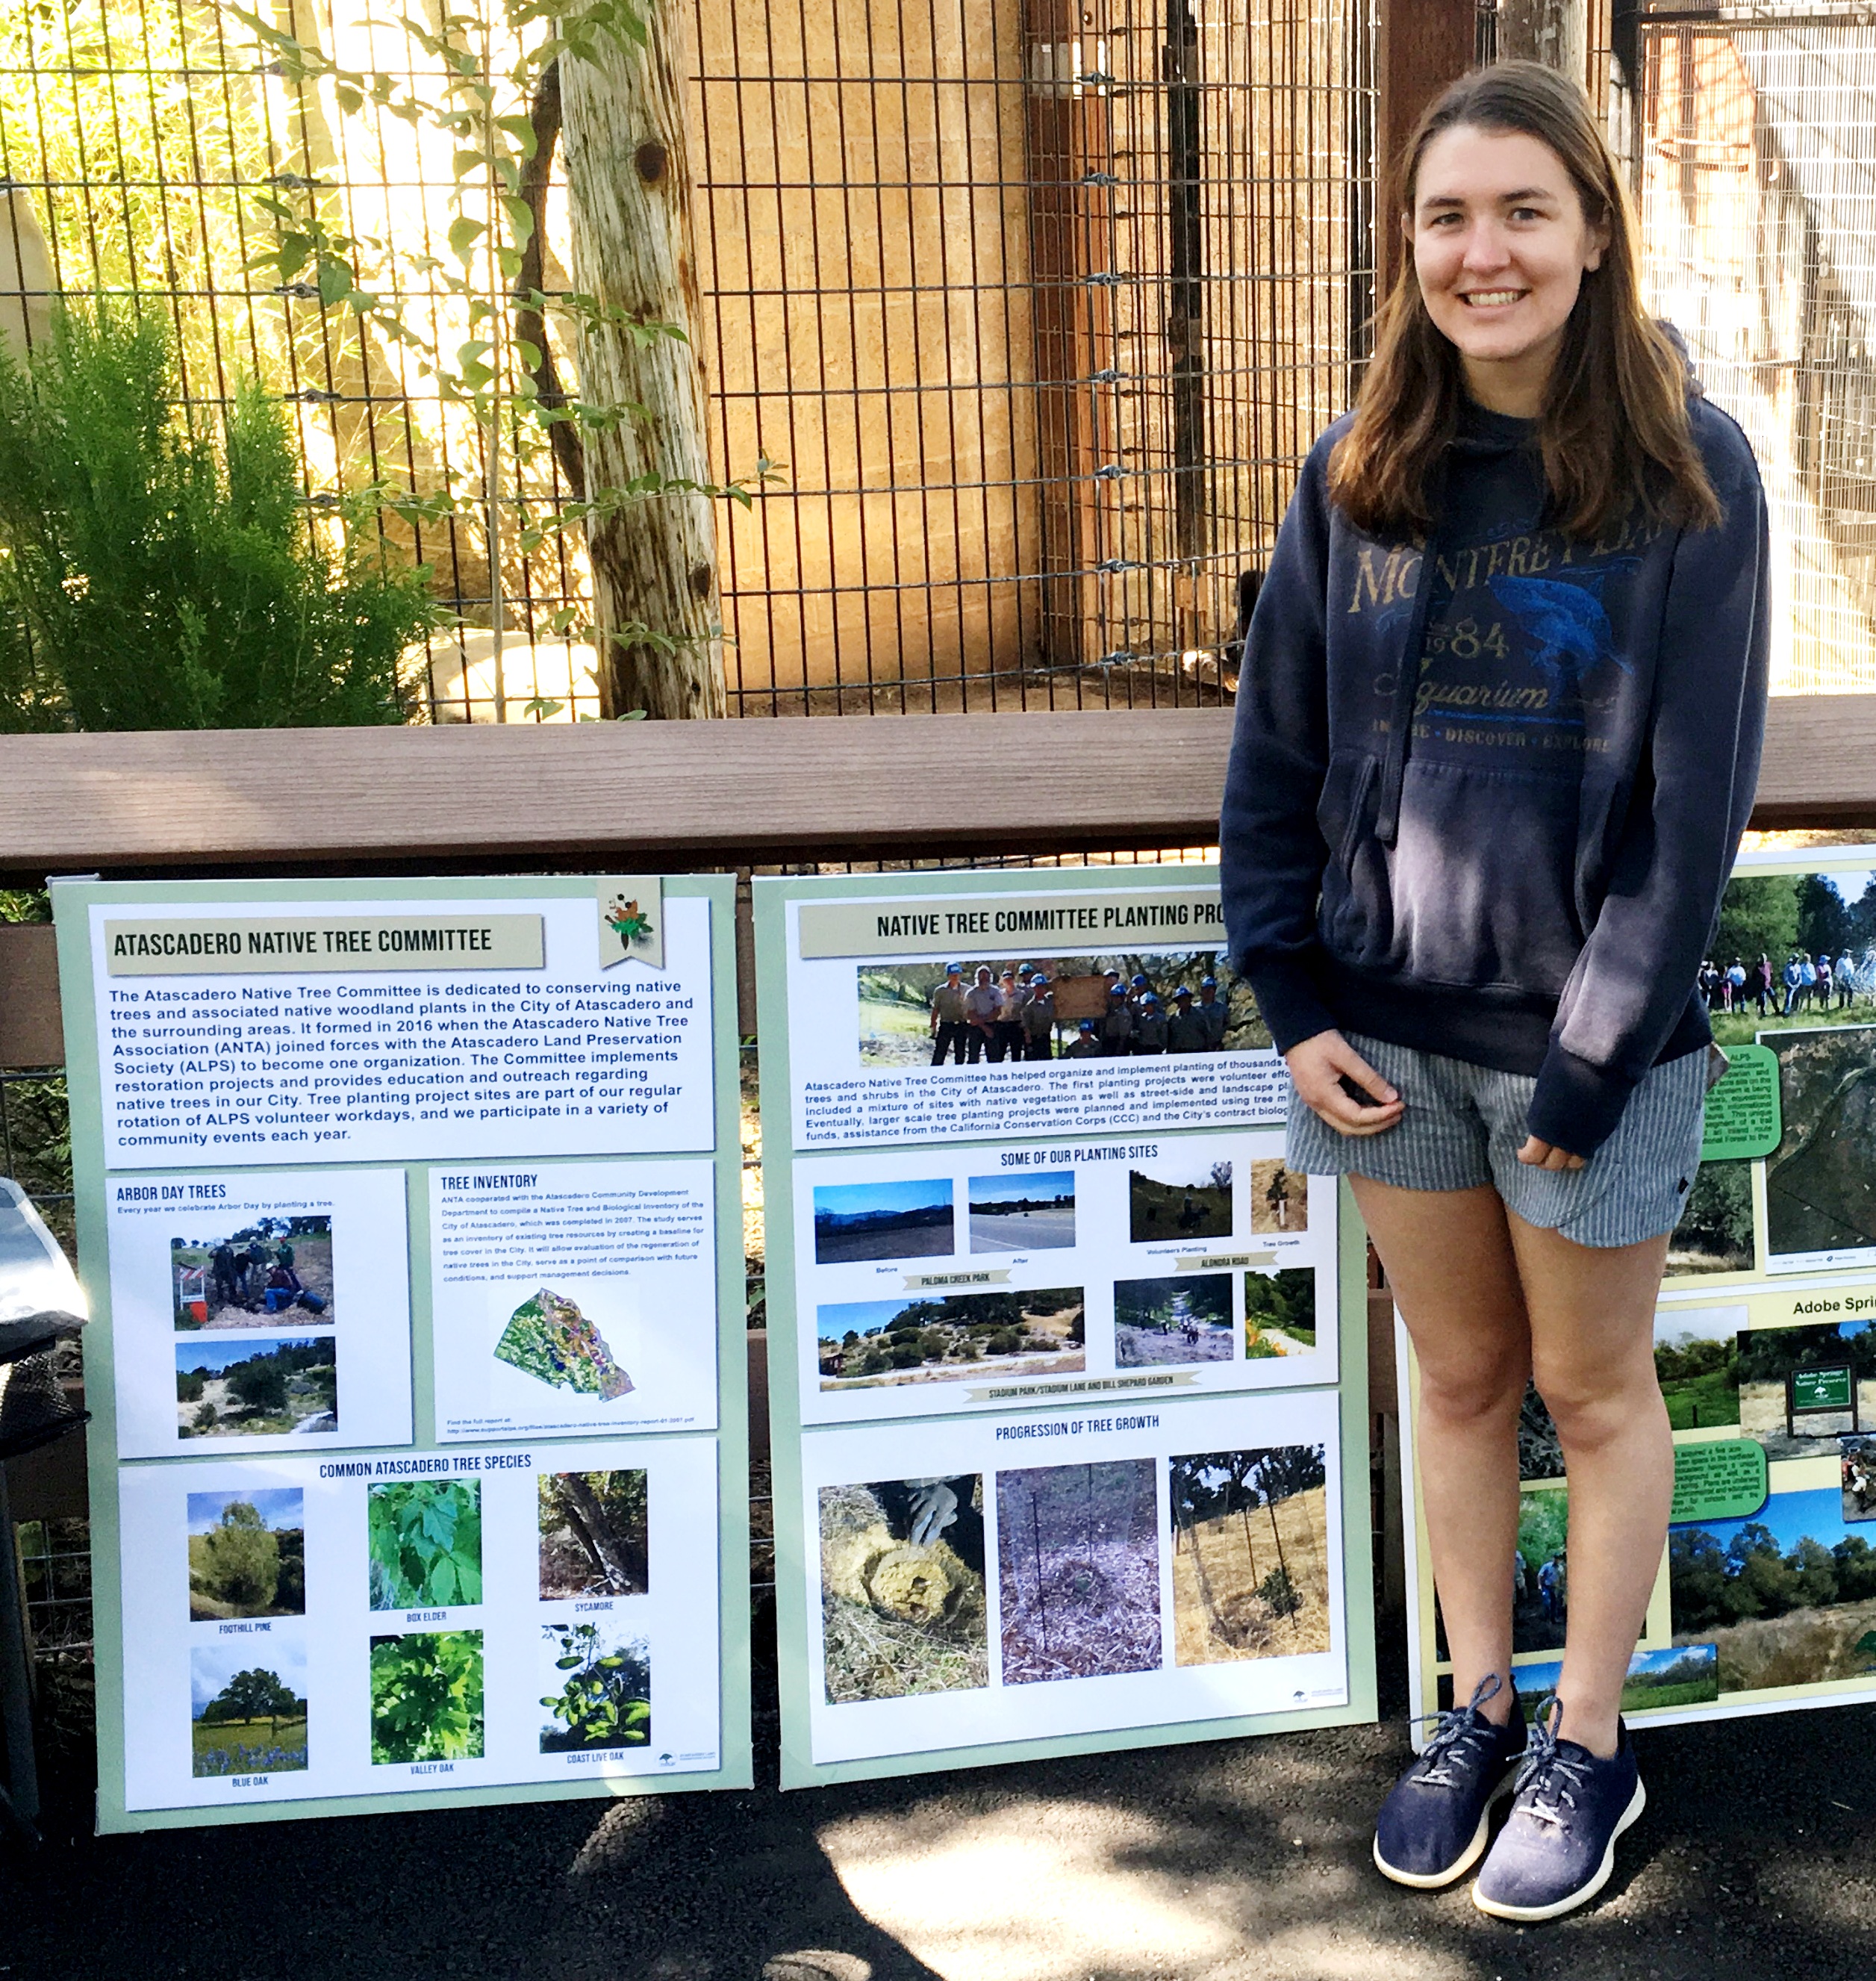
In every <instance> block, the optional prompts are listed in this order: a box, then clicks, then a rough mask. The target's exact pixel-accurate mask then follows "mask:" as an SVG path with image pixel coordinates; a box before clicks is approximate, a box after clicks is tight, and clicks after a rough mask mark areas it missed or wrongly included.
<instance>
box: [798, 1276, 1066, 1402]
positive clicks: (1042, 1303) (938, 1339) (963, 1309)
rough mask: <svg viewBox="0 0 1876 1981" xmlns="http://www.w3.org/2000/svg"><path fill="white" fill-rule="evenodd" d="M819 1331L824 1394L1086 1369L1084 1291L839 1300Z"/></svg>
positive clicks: (824, 1311)
mask: <svg viewBox="0 0 1876 1981" xmlns="http://www.w3.org/2000/svg"><path fill="white" fill-rule="evenodd" d="M1084 1326H1085V1309H1084V1307H1083V1293H1082V1290H1081V1288H1080V1287H1036V1288H1033V1289H1032V1290H1029V1291H1026V1292H1022V1293H1013V1292H1011V1293H1006V1292H1003V1291H1002V1290H998V1291H996V1292H994V1293H926V1294H913V1295H911V1296H910V1297H906V1298H903V1299H900V1300H841V1301H835V1302H833V1303H830V1305H828V1306H827V1307H822V1308H820V1310H819V1313H818V1316H817V1332H818V1340H817V1353H818V1357H819V1361H820V1386H821V1387H822V1388H823V1390H866V1389H883V1388H889V1387H893V1386H895V1385H898V1384H902V1383H956V1382H960V1381H963V1380H967V1379H970V1378H972V1377H975V1378H976V1379H977V1380H984V1379H986V1378H988V1377H995V1378H996V1380H998V1381H999V1382H1007V1381H1009V1380H1010V1379H1011V1378H1013V1377H1020V1376H1056V1375H1063V1374H1072V1373H1075V1372H1076V1371H1078V1370H1081V1369H1083V1368H1084V1367H1086V1348H1085V1347H1084V1345H1083V1342H1084Z"/></svg>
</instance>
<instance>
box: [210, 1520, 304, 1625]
mask: <svg viewBox="0 0 1876 1981" xmlns="http://www.w3.org/2000/svg"><path fill="white" fill-rule="evenodd" d="M188 1527H189V1620H190V1622H191V1623H212V1622H214V1621H215V1620H218V1619H219V1618H224V1617H231V1616H303V1615H304V1613H305V1610H306V1514H305V1495H304V1493H302V1492H301V1490H300V1489H299V1487H297V1486H273V1487H267V1486H262V1487H254V1488H253V1489H251V1490H249V1491H248V1492H244V1493H190V1494H189V1495H188Z"/></svg>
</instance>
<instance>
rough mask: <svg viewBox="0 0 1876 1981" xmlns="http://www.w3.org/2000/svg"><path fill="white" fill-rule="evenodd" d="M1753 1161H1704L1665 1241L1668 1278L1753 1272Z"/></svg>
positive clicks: (1689, 1187)
mask: <svg viewBox="0 0 1876 1981" xmlns="http://www.w3.org/2000/svg"><path fill="white" fill-rule="evenodd" d="M1752 1265H1753V1258H1752V1165H1751V1164H1750V1163H1749V1162H1743V1161H1741V1162H1728V1163H1702V1164H1701V1165H1700V1167H1699V1168H1698V1169H1697V1170H1695V1172H1694V1180H1693V1182H1692V1183H1691V1184H1690V1185H1689V1186H1688V1192H1687V1202H1686V1203H1685V1204H1684V1205H1683V1206H1682V1207H1681V1221H1680V1223H1679V1224H1677V1225H1676V1226H1675V1228H1674V1235H1673V1236H1672V1237H1671V1238H1670V1239H1669V1240H1668V1270H1667V1277H1668V1278H1669V1279H1675V1278H1678V1277H1685V1276H1688V1275H1691V1274H1698V1273H1749V1272H1751V1270H1752Z"/></svg>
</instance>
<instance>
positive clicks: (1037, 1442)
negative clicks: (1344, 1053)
mask: <svg viewBox="0 0 1876 1981" xmlns="http://www.w3.org/2000/svg"><path fill="white" fill-rule="evenodd" d="M756 920H757V968H758V975H759V984H760V1024H761V1037H762V1044H763V1054H762V1065H763V1080H762V1113H763V1189H764V1202H765V1208H766V1220H767V1267H768V1278H767V1293H768V1315H769V1341H770V1358H771V1366H770V1408H771V1414H772V1420H773V1430H774V1455H775V1508H776V1530H777V1613H778V1628H779V1633H780V1646H781V1661H782V1664H781V1669H782V1711H783V1754H782V1773H783V1786H803V1785H806V1784H808V1783H816V1782H823V1781H829V1780H842V1779H851V1778H854V1777H859V1776H871V1775H883V1774H898V1773H909V1772H914V1771H918V1770H926V1769H935V1768H940V1767H954V1766H970V1765H974V1764H977V1763H983V1762H988V1761H1002V1760H1026V1759H1029V1758H1033V1757H1036V1756H1042V1755H1045V1754H1049V1753H1069V1752H1076V1751H1086V1750H1095V1749H1101V1748H1112V1747H1119V1746H1139V1745H1143V1744H1148V1743H1154V1742H1161V1741H1172V1740H1199V1739H1206V1738H1213V1737H1217V1736H1222V1735H1225V1734H1229V1733H1261V1732H1271V1731H1275V1730H1278V1729H1279V1728H1284V1727H1296V1726H1320V1725H1325V1724H1330V1723H1346V1722H1350V1721H1355V1720H1368V1719H1372V1717H1373V1715H1374V1702H1373V1698H1372V1670H1373V1660H1372V1609H1371V1604H1370V1600H1369V1522H1368V1514H1367V1507H1366V1503H1365V1500H1366V1496H1365V1467H1364V1466H1363V1465H1362V1462H1361V1460H1362V1454H1363V1453H1365V1443H1364V1436H1365V1390H1364V1385H1363V1382H1362V1357H1361V1353H1360V1343H1361V1341H1362V1327H1363V1324H1364V1322H1363V1315H1364V1304H1363V1303H1364V1276H1363V1274H1362V1270H1361V1264H1362V1240H1361V1237H1360V1234H1359V1229H1358V1227H1357V1226H1356V1224H1355V1220H1354V1218H1353V1216H1352V1214H1351V1213H1350V1211H1349V1208H1348V1207H1347V1205H1346V1204H1345V1202H1344V1201H1343V1200H1342V1197H1341V1195H1340V1193H1339V1188H1338V1186H1337V1185H1336V1184H1335V1181H1334V1180H1332V1179H1331V1178H1327V1177H1306V1176H1300V1175H1296V1174H1292V1172H1290V1171H1289V1170H1287V1169H1286V1167H1285V1164H1284V1161H1283V1135H1282V1126H1281V1124H1282V1110H1283V1107H1284V1105H1285V1104H1286V1099H1287V1094H1288V1081H1287V1079H1286V1076H1285V1074H1284V1073H1283V1070H1282V1065H1281V1063H1280V1061H1279V1060H1278V1057H1277V1056H1276V1053H1275V1052H1274V1051H1273V1050H1272V1047H1271V1044H1270V1039H1269V1034H1268V1032H1267V1031H1266V1030H1265V1028H1264V1027H1263V1025H1262V1021H1261V1020H1260V1019H1259V1015H1258V1013H1257V1010H1256V1002H1255V1000H1254V998H1253V997H1252V994H1251V991H1250V987H1249V985H1248V984H1245V983H1244V982H1242V981H1240V980H1239V979H1238V978H1237V977H1236V976H1235V974H1233V973H1232V971H1231V970H1230V968H1229V965H1228V964H1227V962H1226V957H1225V954H1224V947H1223V944H1224V932H1223V924H1222V915H1221V913H1220V911H1219V893H1218V877H1217V872H1216V868H1215V867H1202V866H1176V867H1128V868H1120V869H1105V870H1089V871H1055V870H1049V871H1035V872H1025V873H1016V874H1013V873H1010V872H1000V873H988V874H977V873H957V874H921V875H916V876H910V875H905V874H893V875H890V876H877V877H840V878H810V879H802V878H790V879H781V880H775V881H759V882H758V883H757V911H756Z"/></svg>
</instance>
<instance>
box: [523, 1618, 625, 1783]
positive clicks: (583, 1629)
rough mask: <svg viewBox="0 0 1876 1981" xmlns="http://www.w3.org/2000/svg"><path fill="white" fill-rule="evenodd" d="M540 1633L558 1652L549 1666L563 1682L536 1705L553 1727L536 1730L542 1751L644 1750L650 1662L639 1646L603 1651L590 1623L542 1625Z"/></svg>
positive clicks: (596, 1630) (610, 1648)
mask: <svg viewBox="0 0 1876 1981" xmlns="http://www.w3.org/2000/svg"><path fill="white" fill-rule="evenodd" d="M541 1633H542V1635H543V1636H545V1637H546V1639H547V1642H548V1643H550V1645H553V1646H556V1647H557V1649H558V1650H559V1653H560V1655H559V1656H557V1658H556V1659H555V1660H554V1669H555V1670H557V1671H558V1672H560V1673H564V1676H565V1682H564V1683H563V1685H562V1686H561V1687H560V1690H559V1691H558V1692H557V1693H547V1694H546V1695H545V1696H544V1697H543V1698H542V1700H541V1704H542V1705H543V1706H545V1707H546V1708H547V1710H548V1711H549V1712H550V1713H552V1714H553V1716H554V1721H553V1723H552V1724H551V1725H550V1726H544V1727H543V1728H542V1729H541V1752H542V1753H544V1754H557V1753H570V1752H571V1751H573V1750H575V1749H577V1748H581V1747H632V1746H644V1745H645V1744H646V1743H647V1742H648V1741H649V1740H650V1738H651V1660H650V1654H649V1653H648V1652H647V1650H646V1647H645V1646H644V1643H643V1642H642V1641H641V1640H634V1642H632V1643H626V1644H621V1645H619V1646H616V1647H608V1646H606V1645H604V1643H602V1642H601V1640H600V1633H599V1630H598V1628H597V1626H596V1625H594V1624H591V1623H544V1624H543V1625H542V1626H541Z"/></svg>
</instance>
